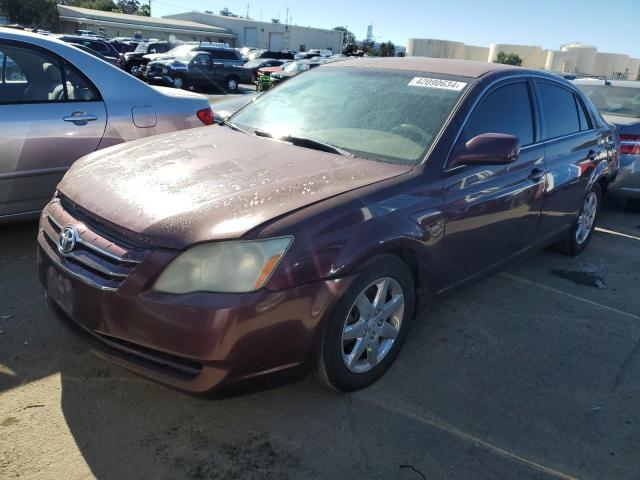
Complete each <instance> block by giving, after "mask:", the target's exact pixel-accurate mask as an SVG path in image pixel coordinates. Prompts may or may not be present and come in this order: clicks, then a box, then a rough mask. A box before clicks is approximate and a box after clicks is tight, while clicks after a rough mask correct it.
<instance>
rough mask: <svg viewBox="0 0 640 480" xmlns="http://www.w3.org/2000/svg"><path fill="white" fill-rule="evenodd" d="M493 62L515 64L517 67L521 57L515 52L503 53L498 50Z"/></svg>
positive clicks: (519, 64)
mask: <svg viewBox="0 0 640 480" xmlns="http://www.w3.org/2000/svg"><path fill="white" fill-rule="evenodd" d="M494 63H505V64H507V65H515V66H516V67H519V66H521V65H522V58H520V55H518V54H517V53H504V52H498V56H497V57H496V60H495V62H494Z"/></svg>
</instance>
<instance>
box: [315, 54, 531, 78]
mask: <svg viewBox="0 0 640 480" xmlns="http://www.w3.org/2000/svg"><path fill="white" fill-rule="evenodd" d="M326 66H327V67H330V68H342V67H359V68H378V69H390V70H410V71H422V72H425V73H441V74H448V75H457V76H461V77H471V78H478V77H481V76H482V75H485V74H486V73H489V72H493V71H495V70H513V71H518V72H523V71H526V70H523V69H522V68H521V67H515V66H513V65H504V64H501V63H488V62H475V61H471V60H452V59H449V58H428V57H388V58H376V57H363V58H359V59H350V60H345V61H343V62H334V63H329V64H327V65H326Z"/></svg>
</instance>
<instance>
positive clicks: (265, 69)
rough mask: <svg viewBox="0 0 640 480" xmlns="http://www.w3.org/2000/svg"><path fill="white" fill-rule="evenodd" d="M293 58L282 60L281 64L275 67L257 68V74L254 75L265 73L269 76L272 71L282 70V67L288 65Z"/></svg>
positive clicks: (259, 75)
mask: <svg viewBox="0 0 640 480" xmlns="http://www.w3.org/2000/svg"><path fill="white" fill-rule="evenodd" d="M293 62H294V60H289V61H286V62H284V63H283V64H282V65H278V66H277V67H260V68H259V69H258V74H257V75H256V77H261V76H262V75H267V76H271V74H272V73H273V72H280V71H282V70H284V68H285V67H286V66H287V65H289V64H290V63H293Z"/></svg>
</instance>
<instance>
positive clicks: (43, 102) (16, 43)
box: [0, 38, 104, 106]
mask: <svg viewBox="0 0 640 480" xmlns="http://www.w3.org/2000/svg"><path fill="white" fill-rule="evenodd" d="M2 45H10V46H14V47H16V48H22V49H24V50H31V51H36V52H39V53H42V54H45V55H48V56H50V57H52V59H53V60H56V61H57V64H58V68H59V69H60V76H61V77H62V85H63V88H64V96H65V100H21V101H17V102H15V101H12V102H3V101H1V100H0V106H4V105H47V104H60V103H93V102H104V99H103V97H102V92H100V89H98V87H96V84H95V83H93V82H92V81H91V79H89V77H87V76H86V75H85V74H84V73H83V72H82V71H81V70H80V69H79V68H78V67H76V66H75V65H74V64H73V63H72V62H71V61H69V60H67V59H66V58H64V57H63V56H61V55H59V54H58V53H56V52H54V51H52V50H49V49H48V48H44V47H41V46H40V45H33V44H31V43H26V42H21V41H19V40H13V39H9V38H0V48H1V47H2ZM70 48H75V47H70ZM4 57H5V59H6V57H7V55H6V54H5V55H4ZM5 61H6V60H5ZM65 65H69V66H70V67H72V68H73V69H74V70H75V71H76V72H77V74H78V75H79V76H80V78H81V79H82V80H84V81H85V82H86V83H87V84H88V85H89V86H90V87H91V88H92V89H93V90H94V91H95V92H96V93H97V94H98V95H97V98H95V99H94V100H80V99H73V100H69V94H68V92H67V72H66V68H65ZM4 75H5V73H4V70H3V73H2V76H3V77H4ZM27 84H28V81H27Z"/></svg>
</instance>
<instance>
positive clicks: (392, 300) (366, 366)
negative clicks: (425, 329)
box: [316, 255, 415, 391]
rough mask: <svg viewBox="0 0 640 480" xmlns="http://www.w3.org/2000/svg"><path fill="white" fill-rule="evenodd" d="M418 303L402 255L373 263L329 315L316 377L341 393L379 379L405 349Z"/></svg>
mask: <svg viewBox="0 0 640 480" xmlns="http://www.w3.org/2000/svg"><path fill="white" fill-rule="evenodd" d="M414 301H415V292H414V285H413V278H412V276H411V272H410V271H409V269H408V267H407V265H406V264H405V263H404V262H403V261H402V260H401V259H399V258H398V257H395V256H393V255H385V256H382V257H378V258H377V259H375V260H373V261H371V262H370V263H369V264H368V265H367V266H366V267H365V268H364V269H363V270H362V271H361V272H360V274H359V276H358V278H357V279H356V280H355V281H354V282H353V284H352V285H351V287H350V288H349V289H348V290H347V292H346V293H345V295H344V296H343V298H342V299H340V301H339V302H338V305H337V306H336V308H335V311H334V312H333V315H332V317H331V318H330V319H328V324H327V325H326V328H325V331H324V335H323V338H322V342H321V346H320V349H319V351H318V355H317V358H316V373H317V376H318V378H319V379H320V380H321V381H322V382H323V383H325V384H327V385H328V386H330V387H332V388H334V389H336V390H342V391H353V390H358V389H361V388H364V387H366V386H368V385H370V384H371V383H373V382H374V381H375V380H377V379H378V378H379V377H380V376H381V375H382V374H383V373H384V372H385V371H386V370H387V369H388V368H389V367H390V366H391V364H392V363H393V361H394V360H395V357H396V356H397V354H398V352H399V351H400V348H401V347H402V343H403V342H404V340H405V338H406V335H407V331H408V328H409V323H410V321H411V318H412V317H413V306H414Z"/></svg>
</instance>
